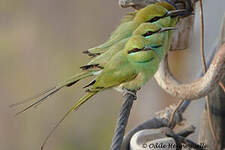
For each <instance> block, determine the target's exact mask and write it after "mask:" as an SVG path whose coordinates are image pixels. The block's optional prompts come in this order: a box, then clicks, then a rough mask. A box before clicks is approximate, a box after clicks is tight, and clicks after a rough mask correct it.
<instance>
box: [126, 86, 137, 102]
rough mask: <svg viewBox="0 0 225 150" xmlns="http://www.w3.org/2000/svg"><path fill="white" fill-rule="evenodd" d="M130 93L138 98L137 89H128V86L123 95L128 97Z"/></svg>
mask: <svg viewBox="0 0 225 150" xmlns="http://www.w3.org/2000/svg"><path fill="white" fill-rule="evenodd" d="M128 94H129V95H132V96H133V97H134V99H135V100H136V99H137V95H136V90H128V89H126V88H123V96H124V97H127V96H128Z"/></svg>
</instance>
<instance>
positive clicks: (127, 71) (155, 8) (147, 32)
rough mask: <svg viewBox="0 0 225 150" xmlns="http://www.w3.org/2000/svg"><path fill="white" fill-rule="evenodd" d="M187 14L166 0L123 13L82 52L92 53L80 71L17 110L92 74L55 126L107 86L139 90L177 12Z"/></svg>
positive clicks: (153, 67)
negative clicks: (106, 36) (110, 29)
mask: <svg viewBox="0 0 225 150" xmlns="http://www.w3.org/2000/svg"><path fill="white" fill-rule="evenodd" d="M187 14H191V13H190V12H188V10H185V9H182V10H177V9H175V7H174V6H173V5H171V4H169V3H166V2H158V3H155V4H151V5H148V6H146V7H145V8H143V9H140V10H136V11H134V12H131V13H128V14H126V15H125V16H124V17H123V19H122V21H121V23H120V25H119V26H118V27H117V28H116V29H115V31H114V32H113V33H112V34H111V36H110V38H109V39H108V40H107V41H106V42H105V43H104V44H101V45H99V46H97V47H94V48H91V49H89V50H87V51H84V52H83V53H85V54H88V55H89V56H91V57H92V60H91V61H90V62H89V63H87V64H86V65H83V66H81V67H80V68H81V72H80V73H78V74H76V75H74V76H72V77H71V78H69V79H68V80H65V81H63V82H60V83H58V84H57V85H56V86H55V87H53V88H51V89H49V90H48V91H46V92H45V93H42V94H39V95H38V96H37V97H35V99H38V101H37V102H35V103H33V104H32V105H30V106H29V107H27V108H25V109H24V110H22V111H20V112H18V113H17V114H20V113H22V112H24V111H26V110H27V109H29V108H31V107H33V106H36V105H38V104H39V103H40V102H42V101H43V100H45V99H46V98H47V97H49V96H50V95H52V94H54V93H56V92H57V91H59V90H60V89H62V88H64V87H70V86H72V85H74V84H75V83H76V82H78V81H79V80H81V79H85V78H88V77H91V76H94V77H95V78H94V80H93V81H92V82H91V83H90V84H88V85H86V86H85V87H84V88H86V95H84V96H83V97H82V98H81V99H80V100H78V101H77V103H76V104H74V105H73V106H72V107H71V109H70V110H69V111H68V112H66V114H65V115H64V116H63V118H62V119H61V120H60V121H59V122H58V124H57V125H56V127H57V126H58V125H59V124H60V123H61V122H62V121H63V120H64V119H65V118H66V116H67V115H68V114H69V113H71V112H72V111H74V110H77V109H78V108H79V107H80V106H81V105H82V104H83V103H85V102H86V101H87V100H88V99H90V98H91V97H93V96H94V95H95V94H97V93H98V92H102V91H104V90H105V89H109V88H116V89H119V90H121V91H124V90H126V91H130V92H132V91H137V90H139V89H140V88H141V87H142V86H143V85H144V84H145V83H146V82H148V81H149V80H150V79H151V78H152V77H153V76H154V74H155V73H156V71H157V69H158V67H159V64H160V62H161V60H162V59H163V58H164V57H165V55H166V53H167V51H168V50H169V48H170V39H171V37H172V32H173V30H175V29H176V28H175V26H176V24H177V22H178V21H179V16H184V15H187ZM32 99H33V98H32ZM56 127H55V128H56ZM55 128H54V129H53V130H52V132H53V131H54V130H55ZM52 132H51V133H50V135H51V134H52ZM50 135H49V136H50ZM49 136H48V137H49Z"/></svg>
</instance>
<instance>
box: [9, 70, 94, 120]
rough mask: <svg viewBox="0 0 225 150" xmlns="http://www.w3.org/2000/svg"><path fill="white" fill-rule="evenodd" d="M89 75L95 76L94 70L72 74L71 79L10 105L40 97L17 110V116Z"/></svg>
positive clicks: (20, 103)
mask: <svg viewBox="0 0 225 150" xmlns="http://www.w3.org/2000/svg"><path fill="white" fill-rule="evenodd" d="M89 76H93V72H84V73H80V74H77V75H74V76H72V77H71V78H70V79H68V80H66V81H63V82H61V83H59V84H58V85H57V86H55V87H53V88H50V89H48V90H46V91H44V92H42V93H40V94H38V95H35V96H33V97H31V98H28V99H26V100H23V101H21V102H18V103H15V104H12V105H10V107H11V108H12V107H15V106H18V105H22V104H24V103H26V102H29V101H31V100H34V99H38V100H37V101H36V102H34V103H32V104H31V105H29V106H28V107H26V108H25V109H23V110H21V111H19V112H17V113H16V114H15V116H17V115H19V114H21V113H23V112H25V111H26V110H28V109H29V108H31V107H35V106H37V105H38V104H40V103H41V102H42V101H44V100H45V99H47V98H48V97H49V96H51V95H53V94H55V93H56V92H58V91H59V90H60V89H62V88H63V87H65V86H67V87H70V86H72V85H73V84H75V83H76V82H78V81H79V80H81V79H83V78H86V77H89Z"/></svg>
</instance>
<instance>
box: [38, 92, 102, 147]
mask: <svg viewBox="0 0 225 150" xmlns="http://www.w3.org/2000/svg"><path fill="white" fill-rule="evenodd" d="M97 93H98V92H88V93H87V94H86V95H84V96H83V97H82V98H81V99H79V100H78V101H77V102H76V103H75V104H74V105H73V106H72V107H71V108H70V109H69V110H68V111H67V112H66V113H65V114H64V116H63V117H62V118H61V119H60V120H59V121H58V122H57V124H56V125H55V126H54V128H53V129H52V130H51V131H50V132H49V134H48V136H47V137H46V138H45V140H44V142H43V143H42V145H41V150H43V149H44V146H45V144H46V143H47V141H48V139H49V138H50V137H51V135H52V134H53V133H54V131H55V130H56V129H57V127H58V126H59V125H60V124H61V123H62V122H63V120H65V118H66V117H67V116H68V115H69V114H70V113H71V112H72V111H76V110H78V108H79V107H80V106H81V105H82V104H84V103H85V102H87V101H88V100H89V99H90V98H91V97H93V96H94V95H95V94H97Z"/></svg>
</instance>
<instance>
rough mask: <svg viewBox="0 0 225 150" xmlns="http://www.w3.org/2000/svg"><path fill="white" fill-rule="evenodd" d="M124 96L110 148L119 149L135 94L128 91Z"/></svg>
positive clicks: (112, 149) (111, 149)
mask: <svg viewBox="0 0 225 150" xmlns="http://www.w3.org/2000/svg"><path fill="white" fill-rule="evenodd" d="M124 97H125V101H124V103H123V105H122V107H121V110H120V114H119V117H118V120H117V125H116V128H115V132H114V136H113V140H112V144H111V147H110V150H120V149H121V145H122V142H123V137H124V133H125V129H126V126H127V122H128V119H129V116H130V111H131V108H132V106H133V102H134V100H136V96H135V94H131V93H129V92H128V93H126V94H125V96H124Z"/></svg>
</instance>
